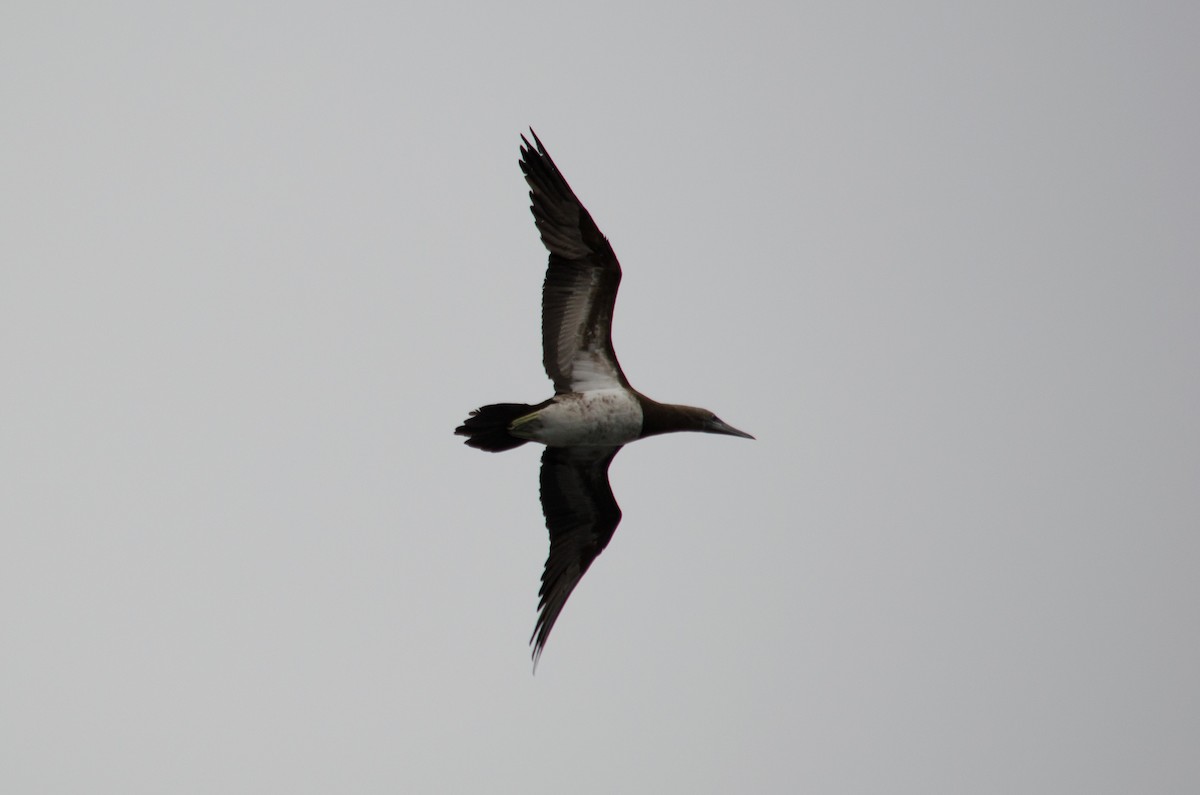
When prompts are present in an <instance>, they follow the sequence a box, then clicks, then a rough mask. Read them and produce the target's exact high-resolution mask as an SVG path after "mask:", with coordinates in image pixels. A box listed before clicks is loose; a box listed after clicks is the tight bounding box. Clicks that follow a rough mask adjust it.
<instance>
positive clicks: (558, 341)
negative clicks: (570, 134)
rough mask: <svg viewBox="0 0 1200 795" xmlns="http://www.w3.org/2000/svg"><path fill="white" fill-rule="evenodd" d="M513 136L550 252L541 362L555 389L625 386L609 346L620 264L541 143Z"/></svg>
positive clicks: (531, 208)
mask: <svg viewBox="0 0 1200 795" xmlns="http://www.w3.org/2000/svg"><path fill="white" fill-rule="evenodd" d="M530 134H531V135H533V140H534V143H535V144H536V148H535V147H534V144H530V143H529V141H528V140H527V139H526V138H525V136H521V140H522V141H523V142H524V146H522V147H521V171H522V172H524V174H525V181H526V182H528V183H529V198H530V201H531V206H530V210H531V211H532V212H533V218H534V220H535V221H536V223H537V228H538V232H540V233H541V236H542V243H543V244H544V245H545V246H546V248H547V250H549V252H550V264H549V267H548V268H547V269H546V281H545V283H544V284H543V285H542V363H543V364H544V365H545V367H546V374H547V375H549V376H550V380H552V381H553V382H554V391H555V393H556V394H560V395H561V394H563V393H566V392H587V391H589V390H593V389H612V388H615V387H621V386H625V387H627V386H628V385H629V382H628V381H626V380H625V375H624V374H623V373H622V372H621V365H620V364H619V363H618V362H617V355H616V353H614V352H613V347H612V315H613V304H614V303H615V302H616V300H617V287H618V286H619V285H620V283H621V265H620V263H618V262H617V257H616V255H615V254H614V253H613V250H612V246H610V245H609V244H608V240H607V239H606V238H605V237H604V235H602V234H601V233H600V230H599V229H598V228H597V227H596V223H595V222H594V221H593V220H592V216H591V215H589V214H588V211H587V210H586V209H585V208H584V206H583V204H581V203H580V201H579V199H578V198H576V196H575V193H574V191H572V190H571V186H570V185H568V184H567V181H566V180H565V179H563V175H562V174H561V173H560V172H559V170H558V167H557V166H556V165H554V161H553V160H551V159H550V155H549V154H547V153H546V148H545V147H544V146H542V142H541V141H539V140H538V137H537V135H536V134H534V133H533V131H532V130H530Z"/></svg>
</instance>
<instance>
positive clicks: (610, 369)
mask: <svg viewBox="0 0 1200 795" xmlns="http://www.w3.org/2000/svg"><path fill="white" fill-rule="evenodd" d="M571 388H572V389H573V390H575V391H576V392H595V391H601V392H611V391H614V390H617V389H620V388H621V379H620V377H619V376H618V375H617V368H616V367H614V366H613V363H612V362H611V361H610V360H609V359H608V357H607V356H605V355H604V354H603V353H602V352H600V351H596V350H584V351H577V352H576V353H575V356H574V357H572V359H571ZM635 402H636V401H635ZM638 417H639V420H638V421H639V422H641V419H640V418H641V412H640V411H639V412H638Z"/></svg>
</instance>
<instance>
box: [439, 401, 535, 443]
mask: <svg viewBox="0 0 1200 795" xmlns="http://www.w3.org/2000/svg"><path fill="white" fill-rule="evenodd" d="M536 409H537V406H531V405H530V404H528V403H493V404H491V405H490V406H484V407H483V408H478V409H475V410H474V411H472V412H471V416H469V417H467V418H466V419H465V420H464V421H463V424H462V425H459V426H458V427H457V428H455V429H454V432H455V433H456V434H458V435H459V436H466V437H467V440H466V442H465V444H467V445H469V446H471V447H476V448H479V449H480V450H487V451H488V452H489V453H499V452H503V451H504V450H511V449H513V448H514V447H520V446H521V445H523V444H525V442H526V441H527V440H526V439H518V438H517V437H515V436H513V435H512V434H510V433H509V432H508V428H509V426H510V425H512V422H513V420H515V419H517V418H518V417H522V416H524V415H526V414H528V413H529V412H531V411H534V410H536Z"/></svg>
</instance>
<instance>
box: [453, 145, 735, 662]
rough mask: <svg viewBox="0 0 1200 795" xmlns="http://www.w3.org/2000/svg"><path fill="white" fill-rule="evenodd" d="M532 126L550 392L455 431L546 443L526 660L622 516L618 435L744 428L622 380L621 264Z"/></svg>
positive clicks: (526, 161) (506, 446)
mask: <svg viewBox="0 0 1200 795" xmlns="http://www.w3.org/2000/svg"><path fill="white" fill-rule="evenodd" d="M530 134H531V135H532V136H533V140H534V144H536V148H535V146H534V144H530V143H529V140H528V139H527V138H525V136H523V135H522V136H521V141H522V143H523V146H522V147H521V160H520V165H521V171H522V172H524V174H525V181H526V182H528V183H529V198H530V200H531V202H532V205H531V207H530V210H531V211H532V212H533V218H534V221H535V222H536V224H537V228H538V232H540V233H541V237H542V243H543V244H544V245H545V246H546V248H547V249H548V250H549V251H550V264H549V266H548V267H547V269H546V281H545V282H544V283H543V285H542V363H543V365H544V366H545V368H546V374H547V375H549V376H550V380H551V381H553V382H554V397H552V398H550V399H549V400H544V401H542V402H541V403H538V404H527V403H496V404H493V405H490V406H484V407H483V408H480V409H476V410H475V411H472V412H471V414H470V416H469V417H468V418H467V419H466V420H465V421H464V422H463V424H462V425H460V426H459V427H458V428H456V429H455V430H454V432H455V433H456V434H458V435H460V436H466V437H467V440H466V444H468V445H470V446H471V447H477V448H479V449H480V450H487V451H489V452H494V453H496V452H501V451H503V450H511V449H512V448H514V447H520V446H521V445H523V444H525V443H526V442H539V443H541V444H544V445H546V450H545V451H544V452H543V453H542V473H541V498H542V513H543V514H544V515H545V517H546V527H547V529H549V531H550V556H549V557H548V558H547V559H546V568H545V571H544V572H543V573H542V587H541V590H540V591H539V592H538V596H539V597H540V602H539V604H538V611H539V614H538V619H537V624H536V625H535V626H534V629H533V635H532V637H530V639H529V642H530V643H531V644H533V660H534V663H535V665H536V663H537V660H538V658H539V657H540V656H541V654H542V650H543V649H544V648H545V646H546V639H547V638H548V637H549V636H550V630H551V629H553V628H554V622H555V621H556V620H557V619H558V616H559V614H560V613H561V612H562V609H563V605H565V604H566V602H567V597H569V596H570V595H571V591H572V590H574V589H575V586H576V585H578V584H579V580H580V579H581V578H582V577H583V575H584V572H586V571H587V570H588V567H589V566H591V565H592V561H594V560H595V559H596V556H597V555H599V554H600V553H601V552H602V551H603V550H604V547H605V546H606V545H607V544H608V542H609V539H611V538H612V535H613V532H614V531H616V529H617V524H619V523H620V521H621V509H620V507H618V505H617V501H616V499H615V498H614V497H613V493H612V488H611V487H610V486H609V483H608V466H609V464H611V463H612V460H613V458H614V457H615V456H616V454H617V453H618V452H619V451H620V450H621V447H622V446H623V445H625V444H628V443H629V442H632V441H635V440H637V439H642V438H644V437H647V436H654V435H656V434H660V433H671V432H673V431H702V432H704V433H721V434H727V435H729V436H741V437H743V438H746V439H753V438H754V437H753V436H751V435H750V434H748V433H745V432H744V431H739V430H738V429H737V428H734V427H733V426H731V425H728V424H726V423H725V422H723V421H721V420H720V419H718V418H717V416H716V415H715V414H713V413H712V412H711V411H708V410H707V409H701V408H695V407H693V406H680V405H675V404H670V403H659V402H657V401H654V400H651V399H650V398H648V397H646V396H645V395H643V394H642V393H640V392H638V391H637V390H636V389H634V388H633V387H631V386H630V385H629V381H628V380H626V378H625V374H624V373H623V372H621V365H620V364H618V363H617V354H616V353H615V352H614V351H613V346H612V316H613V305H614V303H615V302H616V300H617V287H618V285H619V284H620V283H621V266H620V264H619V263H618V262H617V257H616V255H615V254H614V253H613V250H612V246H610V245H609V243H608V239H607V238H605V237H604V235H603V234H601V233H600V230H599V229H598V228H597V227H596V224H595V222H594V221H592V217H591V215H589V214H588V211H587V210H586V209H584V206H583V204H581V203H580V201H579V199H578V198H576V196H575V193H574V191H572V190H571V186H570V185H568V184H567V181H566V180H565V179H563V175H562V173H561V172H559V170H558V166H556V165H555V164H554V161H553V160H551V159H550V155H549V154H547V152H546V148H545V147H544V146H542V142H541V141H539V140H538V137H537V134H536V133H534V132H533V130H530Z"/></svg>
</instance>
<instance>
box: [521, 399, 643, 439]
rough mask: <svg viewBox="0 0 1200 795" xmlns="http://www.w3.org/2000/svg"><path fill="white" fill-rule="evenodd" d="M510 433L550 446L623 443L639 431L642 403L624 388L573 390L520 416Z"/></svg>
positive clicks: (634, 437)
mask: <svg viewBox="0 0 1200 795" xmlns="http://www.w3.org/2000/svg"><path fill="white" fill-rule="evenodd" d="M509 432H510V433H512V435H513V436H516V437H519V438H521V439H529V440H530V441H534V442H541V443H542V444H545V445H549V446H550V447H590V446H597V445H605V446H606V445H617V444H625V443H627V442H632V441H633V440H634V439H636V438H638V434H640V433H641V432H642V406H641V404H640V403H638V401H637V398H635V397H634V396H633V395H632V394H630V393H629V392H626V391H625V390H624V389H598V390H594V391H591V392H576V393H573V394H570V395H562V396H560V397H557V398H555V399H554V402H553V403H551V404H550V405H549V406H546V407H545V408H544V409H541V410H540V411H537V412H535V413H533V414H528V415H526V416H524V417H521V418H520V419H518V420H517V421H516V422H514V423H513V425H512V428H510V431H509Z"/></svg>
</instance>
